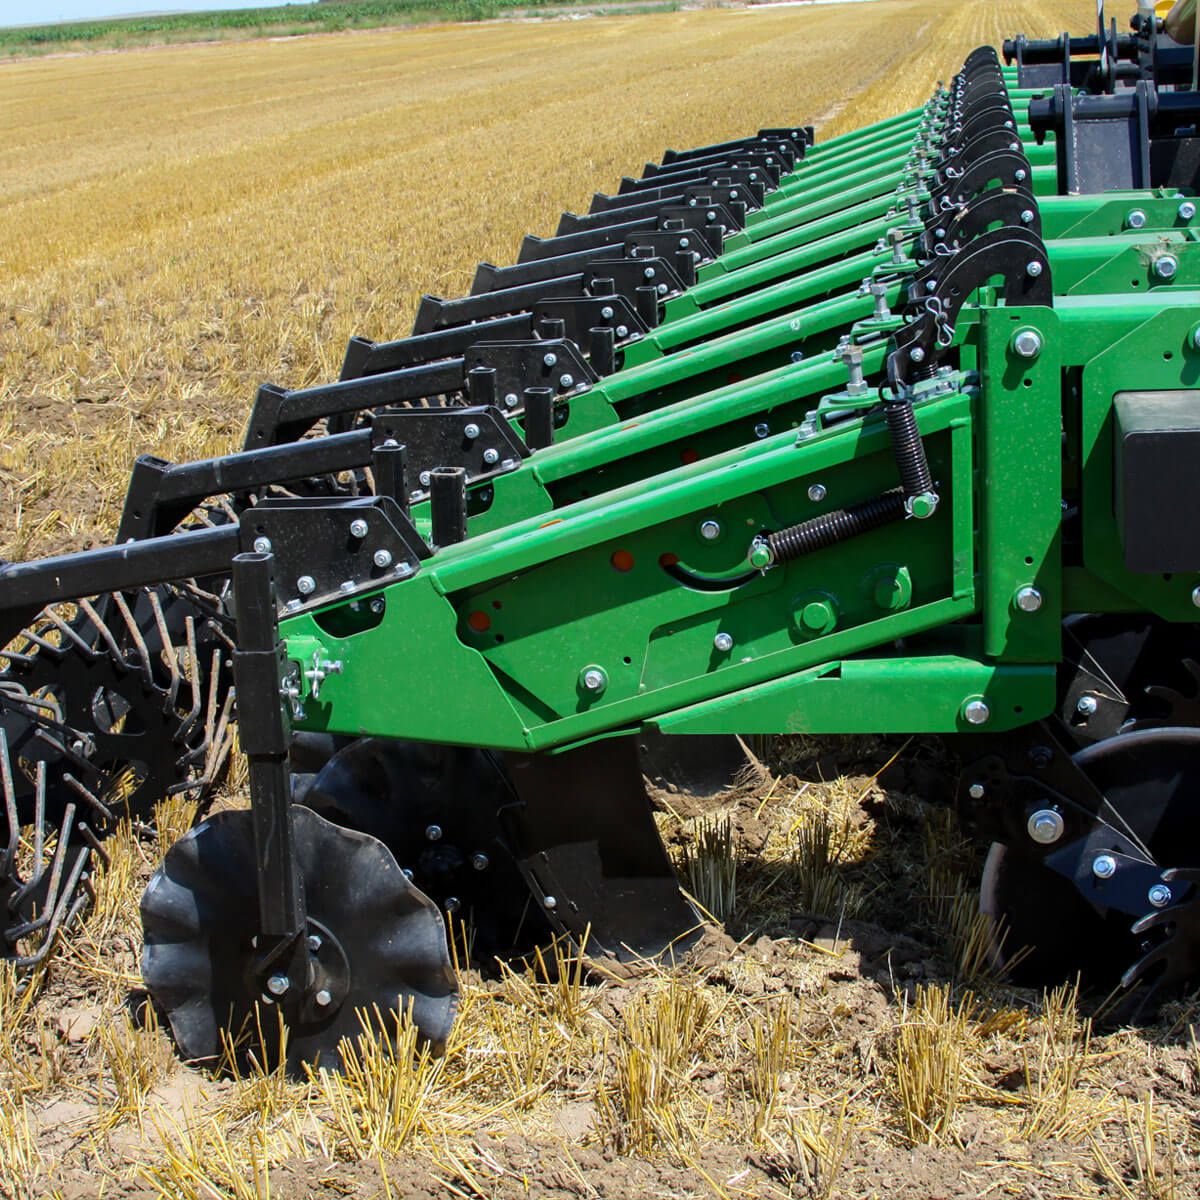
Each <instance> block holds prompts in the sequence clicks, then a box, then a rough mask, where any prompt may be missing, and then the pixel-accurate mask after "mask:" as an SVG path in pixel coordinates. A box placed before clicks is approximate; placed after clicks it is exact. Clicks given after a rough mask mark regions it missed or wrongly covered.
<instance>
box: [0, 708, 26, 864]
mask: <svg viewBox="0 0 1200 1200" xmlns="http://www.w3.org/2000/svg"><path fill="white" fill-rule="evenodd" d="M0 784H3V787H4V812H5V815H6V816H7V818H8V848H7V849H6V850H5V851H4V853H3V855H0V874H4V875H7V874H9V873H10V872H11V871H12V868H13V864H14V863H15V862H16V860H17V848H18V846H19V845H20V841H21V826H20V824H19V823H18V818H17V794H16V789H15V788H14V787H13V777H12V758H11V757H10V755H9V752H8V734H7V733H6V732H5V731H4V730H3V729H0Z"/></svg>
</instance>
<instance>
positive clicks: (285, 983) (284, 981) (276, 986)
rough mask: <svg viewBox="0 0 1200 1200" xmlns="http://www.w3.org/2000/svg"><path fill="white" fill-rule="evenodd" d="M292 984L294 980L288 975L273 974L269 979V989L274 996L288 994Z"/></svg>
mask: <svg viewBox="0 0 1200 1200" xmlns="http://www.w3.org/2000/svg"><path fill="white" fill-rule="evenodd" d="M291 986H292V981H291V980H290V979H289V978H288V977H287V976H286V975H272V976H271V978H270V979H268V980H267V991H268V992H270V993H271V995H272V996H286V995H287V992H288V988H290V987H291Z"/></svg>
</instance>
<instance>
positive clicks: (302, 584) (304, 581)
mask: <svg viewBox="0 0 1200 1200" xmlns="http://www.w3.org/2000/svg"><path fill="white" fill-rule="evenodd" d="M316 590H317V581H316V580H315V579H314V578H313V577H312V576H311V575H301V576H300V578H299V579H297V580H296V591H298V592H299V593H300V595H302V596H311V595H312V594H313V592H315V591H316Z"/></svg>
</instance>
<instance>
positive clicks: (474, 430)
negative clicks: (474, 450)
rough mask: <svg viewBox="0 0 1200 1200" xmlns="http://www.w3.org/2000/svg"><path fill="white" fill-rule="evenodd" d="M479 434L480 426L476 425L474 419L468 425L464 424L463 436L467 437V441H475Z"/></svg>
mask: <svg viewBox="0 0 1200 1200" xmlns="http://www.w3.org/2000/svg"><path fill="white" fill-rule="evenodd" d="M478 436H479V426H478V425H476V424H475V422H474V421H472V422H471V423H470V424H468V425H464V426H463V437H465V438H466V439H467V441H474V440H475V438H477V437H478Z"/></svg>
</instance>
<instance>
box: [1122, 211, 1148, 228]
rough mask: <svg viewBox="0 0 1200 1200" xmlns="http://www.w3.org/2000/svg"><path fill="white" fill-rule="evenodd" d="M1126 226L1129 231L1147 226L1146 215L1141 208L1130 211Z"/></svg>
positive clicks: (1126, 218)
mask: <svg viewBox="0 0 1200 1200" xmlns="http://www.w3.org/2000/svg"><path fill="white" fill-rule="evenodd" d="M1125 224H1126V226H1127V227H1128V228H1129V229H1142V228H1144V227H1145V224H1146V214H1145V213H1144V212H1143V211H1142V210H1141V209H1140V208H1133V209H1130V210H1129V213H1128V214H1127V215H1126V217H1125Z"/></svg>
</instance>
